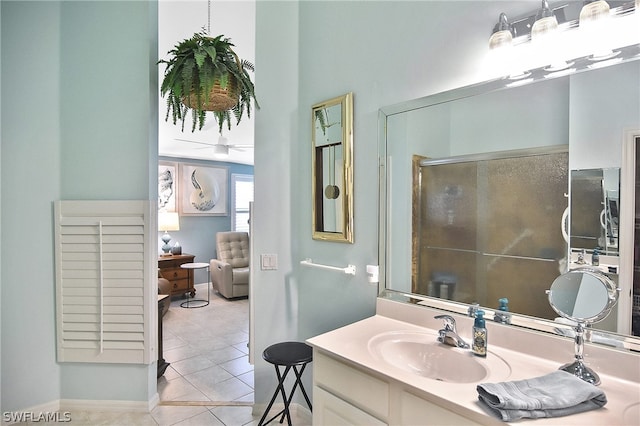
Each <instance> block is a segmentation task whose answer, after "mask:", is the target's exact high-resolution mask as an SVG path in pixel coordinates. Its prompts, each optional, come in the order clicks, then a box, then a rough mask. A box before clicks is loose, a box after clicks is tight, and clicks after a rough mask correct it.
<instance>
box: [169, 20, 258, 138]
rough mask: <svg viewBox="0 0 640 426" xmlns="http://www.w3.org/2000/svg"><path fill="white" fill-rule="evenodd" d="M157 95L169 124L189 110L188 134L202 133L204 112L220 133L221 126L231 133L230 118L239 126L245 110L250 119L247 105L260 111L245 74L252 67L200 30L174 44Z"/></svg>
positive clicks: (225, 44) (219, 38) (226, 41)
mask: <svg viewBox="0 0 640 426" xmlns="http://www.w3.org/2000/svg"><path fill="white" fill-rule="evenodd" d="M168 55H169V56H170V58H169V59H168V60H163V59H161V60H160V61H158V64H166V68H165V72H164V78H163V80H162V85H161V87H160V93H161V94H162V96H163V97H165V96H166V98H167V114H166V117H165V120H166V121H168V120H169V117H171V118H172V119H173V124H177V123H178V121H180V122H181V123H182V131H184V123H185V118H186V116H187V113H188V111H189V110H192V118H193V121H192V126H191V131H192V132H193V131H195V129H196V128H198V130H202V127H203V126H204V124H205V122H206V118H207V112H213V115H214V117H215V118H216V120H217V122H218V129H219V131H220V132H222V128H223V126H224V124H225V123H226V124H227V128H228V129H229V130H231V115H232V114H233V116H234V117H235V119H236V124H239V123H240V121H241V120H242V117H243V116H244V113H245V111H246V113H247V117H251V104H252V102H253V103H255V107H256V108H260V106H259V105H258V101H257V100H256V97H255V88H254V85H253V82H252V81H251V77H250V76H249V72H253V71H255V68H254V66H253V64H252V63H251V62H249V61H246V60H241V59H240V58H239V57H238V55H236V53H235V52H234V51H233V44H232V43H231V42H230V41H229V39H228V38H224V37H223V36H222V35H219V36H217V37H209V36H208V35H207V34H206V33H205V32H204V31H201V32H199V33H195V34H194V35H193V37H191V38H189V39H185V40H183V41H182V42H180V43H178V44H177V45H176V46H175V47H174V48H173V49H172V50H170V51H169V52H168Z"/></svg>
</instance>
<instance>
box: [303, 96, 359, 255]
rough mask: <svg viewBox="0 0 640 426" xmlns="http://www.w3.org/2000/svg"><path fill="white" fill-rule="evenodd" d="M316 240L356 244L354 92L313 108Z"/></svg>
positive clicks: (312, 134)
mask: <svg viewBox="0 0 640 426" xmlns="http://www.w3.org/2000/svg"><path fill="white" fill-rule="evenodd" d="M311 139H312V159H311V161H312V164H311V170H312V202H313V233H312V236H313V239H314V240H324V241H336V242H343V243H353V93H347V94H346V95H342V96H338V97H335V98H333V99H329V100H327V101H324V102H320V103H317V104H315V105H313V106H312V107H311Z"/></svg>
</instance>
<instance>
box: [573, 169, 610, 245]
mask: <svg viewBox="0 0 640 426" xmlns="http://www.w3.org/2000/svg"><path fill="white" fill-rule="evenodd" d="M619 210H620V168H617V167H615V168H608V169H583V170H572V171H571V219H570V235H571V239H570V247H571V251H572V252H583V251H585V252H587V253H588V254H593V251H594V250H596V251H597V252H598V253H599V254H603V255H607V256H618V253H619V242H618V239H619V235H618V229H619V225H620V213H619Z"/></svg>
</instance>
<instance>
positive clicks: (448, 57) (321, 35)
mask: <svg viewBox="0 0 640 426" xmlns="http://www.w3.org/2000/svg"><path fill="white" fill-rule="evenodd" d="M538 3H539V2H537V1H526V2H509V3H507V2H500V1H495V2H487V1H467V2H464V1H455V2H452V1H423V2H401V1H393V2H391V1H385V2H379V1H378V2H375V1H373V2H360V1H358V2H355V1H333V2H323V1H303V2H300V3H292V2H286V1H283V2H274V1H269V2H258V3H257V10H256V16H257V28H256V87H257V88H258V95H259V96H260V98H261V99H264V100H265V101H264V102H262V103H261V105H262V109H261V110H260V111H259V112H258V113H257V114H256V142H255V145H256V164H255V178H256V181H255V182H256V184H255V191H256V202H255V205H254V209H255V215H254V217H255V223H254V226H255V238H254V245H255V251H254V253H253V256H254V259H256V258H257V257H256V256H259V254H260V253H277V254H278V256H279V270H277V271H267V272H263V271H256V275H255V277H256V279H255V282H254V293H253V296H254V300H255V307H256V308H255V309H256V348H255V353H256V354H257V356H256V368H255V378H256V380H255V383H256V389H255V398H256V402H258V403H266V400H267V399H268V397H269V396H270V394H271V392H272V391H273V389H274V388H275V375H274V373H273V367H272V366H271V365H269V364H266V363H265V362H264V361H262V360H261V359H260V357H259V354H260V353H261V352H262V350H264V348H265V347H266V346H268V345H269V344H271V343H274V342H277V341H282V340H285V339H298V340H304V339H306V338H308V337H311V336H313V335H316V334H319V333H322V332H325V331H328V330H331V329H334V328H336V327H340V326H342V325H344V324H347V323H351V322H353V321H356V320H359V319H361V318H364V317H367V316H370V315H372V314H373V313H374V312H375V299H376V295H377V293H378V289H377V287H376V286H372V285H371V284H369V283H367V279H366V274H365V266H366V265H367V264H376V263H377V250H378V235H377V234H378V185H377V182H378V171H377V164H378V153H377V138H378V135H377V129H378V127H377V111H378V109H379V108H380V107H382V106H386V105H390V104H394V103H397V102H400V101H403V100H408V99H413V98H418V97H422V96H426V95H428V94H432V93H437V92H440V91H443V90H448V89H451V88H454V87H458V86H462V85H467V84H470V83H472V82H476V81H479V80H480V79H481V78H483V77H481V74H482V72H483V70H482V69H481V66H480V65H481V64H482V63H483V61H484V58H485V55H486V53H487V51H488V46H487V43H488V38H489V35H490V34H491V30H492V28H493V25H494V24H495V21H496V20H497V17H498V15H499V13H500V12H501V11H503V10H505V11H506V12H507V13H509V12H513V11H514V10H518V9H519V11H520V12H522V11H525V12H527V11H531V10H535V9H536V7H537V5H538ZM515 13H516V12H514V14H515ZM349 91H352V92H353V93H354V110H355V112H354V125H355V128H354V153H355V155H354V161H355V164H354V172H355V182H354V183H355V197H354V201H355V243H354V244H353V245H349V244H339V243H330V242H322V241H314V240H312V238H311V195H310V194H311V172H310V168H311V134H310V130H311V119H310V111H311V105H313V104H314V103H316V102H319V101H323V100H326V99H329V98H332V97H335V96H338V95H342V94H344V93H346V92H349ZM267 100H268V101H267ZM406 203H407V204H406V205H407V208H409V207H410V200H406ZM306 257H309V258H312V259H313V260H314V261H317V262H319V263H326V264H329V265H334V266H346V265H347V264H349V263H351V264H354V265H356V267H357V270H358V272H357V274H356V276H355V277H351V276H346V275H341V274H339V273H336V272H332V271H323V270H316V269H306V268H303V267H301V266H300V265H299V261H300V260H302V259H304V258H306ZM306 380H307V382H308V383H309V380H310V374H308V375H307V377H306ZM307 389H310V386H309V387H307Z"/></svg>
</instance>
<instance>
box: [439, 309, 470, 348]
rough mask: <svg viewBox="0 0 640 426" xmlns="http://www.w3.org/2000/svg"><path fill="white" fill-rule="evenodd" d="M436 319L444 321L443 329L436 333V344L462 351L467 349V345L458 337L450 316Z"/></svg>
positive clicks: (453, 320)
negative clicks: (454, 347)
mask: <svg viewBox="0 0 640 426" xmlns="http://www.w3.org/2000/svg"><path fill="white" fill-rule="evenodd" d="M435 318H436V319H441V320H443V321H444V328H443V329H441V330H439V331H438V342H440V343H444V344H445V345H449V346H456V347H458V348H462V349H469V344H468V343H467V342H465V341H464V340H462V337H460V336H458V332H457V331H456V320H455V319H454V318H453V317H452V316H451V315H437V316H436V317H435Z"/></svg>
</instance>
